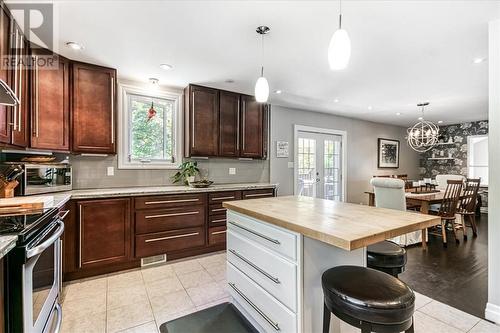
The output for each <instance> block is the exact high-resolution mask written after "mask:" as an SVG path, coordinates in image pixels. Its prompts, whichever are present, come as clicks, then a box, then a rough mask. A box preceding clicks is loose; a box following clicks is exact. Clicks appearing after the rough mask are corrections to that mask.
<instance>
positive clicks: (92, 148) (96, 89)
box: [72, 63, 116, 154]
mask: <svg viewBox="0 0 500 333" xmlns="http://www.w3.org/2000/svg"><path fill="white" fill-rule="evenodd" d="M72 74H73V75H72V98H73V113H72V116H73V117H72V133H73V134H72V137H73V140H72V147H73V149H72V150H73V151H74V152H77V153H101V154H115V153H116V146H115V142H116V133H115V132H116V131H115V120H116V115H115V105H116V97H115V95H116V82H115V79H116V71H115V70H114V69H110V68H104V67H99V66H93V65H89V64H82V63H73V71H72Z"/></svg>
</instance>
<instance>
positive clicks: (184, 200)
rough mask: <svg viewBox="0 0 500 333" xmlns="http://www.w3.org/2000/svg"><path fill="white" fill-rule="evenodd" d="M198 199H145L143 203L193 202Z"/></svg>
mask: <svg viewBox="0 0 500 333" xmlns="http://www.w3.org/2000/svg"><path fill="white" fill-rule="evenodd" d="M199 200H200V199H179V200H164V201H146V202H145V203H144V204H145V205H158V204H164V203H175V202H195V201H199Z"/></svg>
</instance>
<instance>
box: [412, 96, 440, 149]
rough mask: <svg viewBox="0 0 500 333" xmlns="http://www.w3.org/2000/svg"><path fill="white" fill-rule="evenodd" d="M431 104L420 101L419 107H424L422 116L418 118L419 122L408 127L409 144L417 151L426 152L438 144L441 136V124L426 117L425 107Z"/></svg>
mask: <svg viewBox="0 0 500 333" xmlns="http://www.w3.org/2000/svg"><path fill="white" fill-rule="evenodd" d="M427 105H429V102H425V103H419V104H417V106H418V107H420V108H422V109H421V112H422V116H421V117H419V118H418V120H419V121H418V122H417V123H416V124H415V125H413V126H412V127H410V128H408V130H407V132H408V137H407V140H408V145H409V146H410V147H411V148H412V149H413V150H415V151H416V152H419V153H423V152H426V151H428V150H430V149H432V147H434V146H435V145H436V143H437V142H438V138H439V126H438V125H436V124H434V123H433V122H430V121H427V120H425V119H424V108H425V107H426V106H427Z"/></svg>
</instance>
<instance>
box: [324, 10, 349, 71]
mask: <svg viewBox="0 0 500 333" xmlns="http://www.w3.org/2000/svg"><path fill="white" fill-rule="evenodd" d="M339 12H340V14H339V28H338V29H337V31H335V33H334V34H333V36H332V39H331V40H330V45H329V46H328V63H329V64H330V69H331V70H340V69H344V68H346V67H347V65H348V64H349V58H350V57H351V40H350V39H349V35H348V34H347V31H345V30H344V29H342V0H339Z"/></svg>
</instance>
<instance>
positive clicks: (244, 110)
mask: <svg viewBox="0 0 500 333" xmlns="http://www.w3.org/2000/svg"><path fill="white" fill-rule="evenodd" d="M242 102H243V107H242V108H241V118H242V119H241V123H242V125H241V142H242V149H241V150H243V151H244V150H245V113H246V107H247V102H246V101H245V100H244V99H243V101H242Z"/></svg>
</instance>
